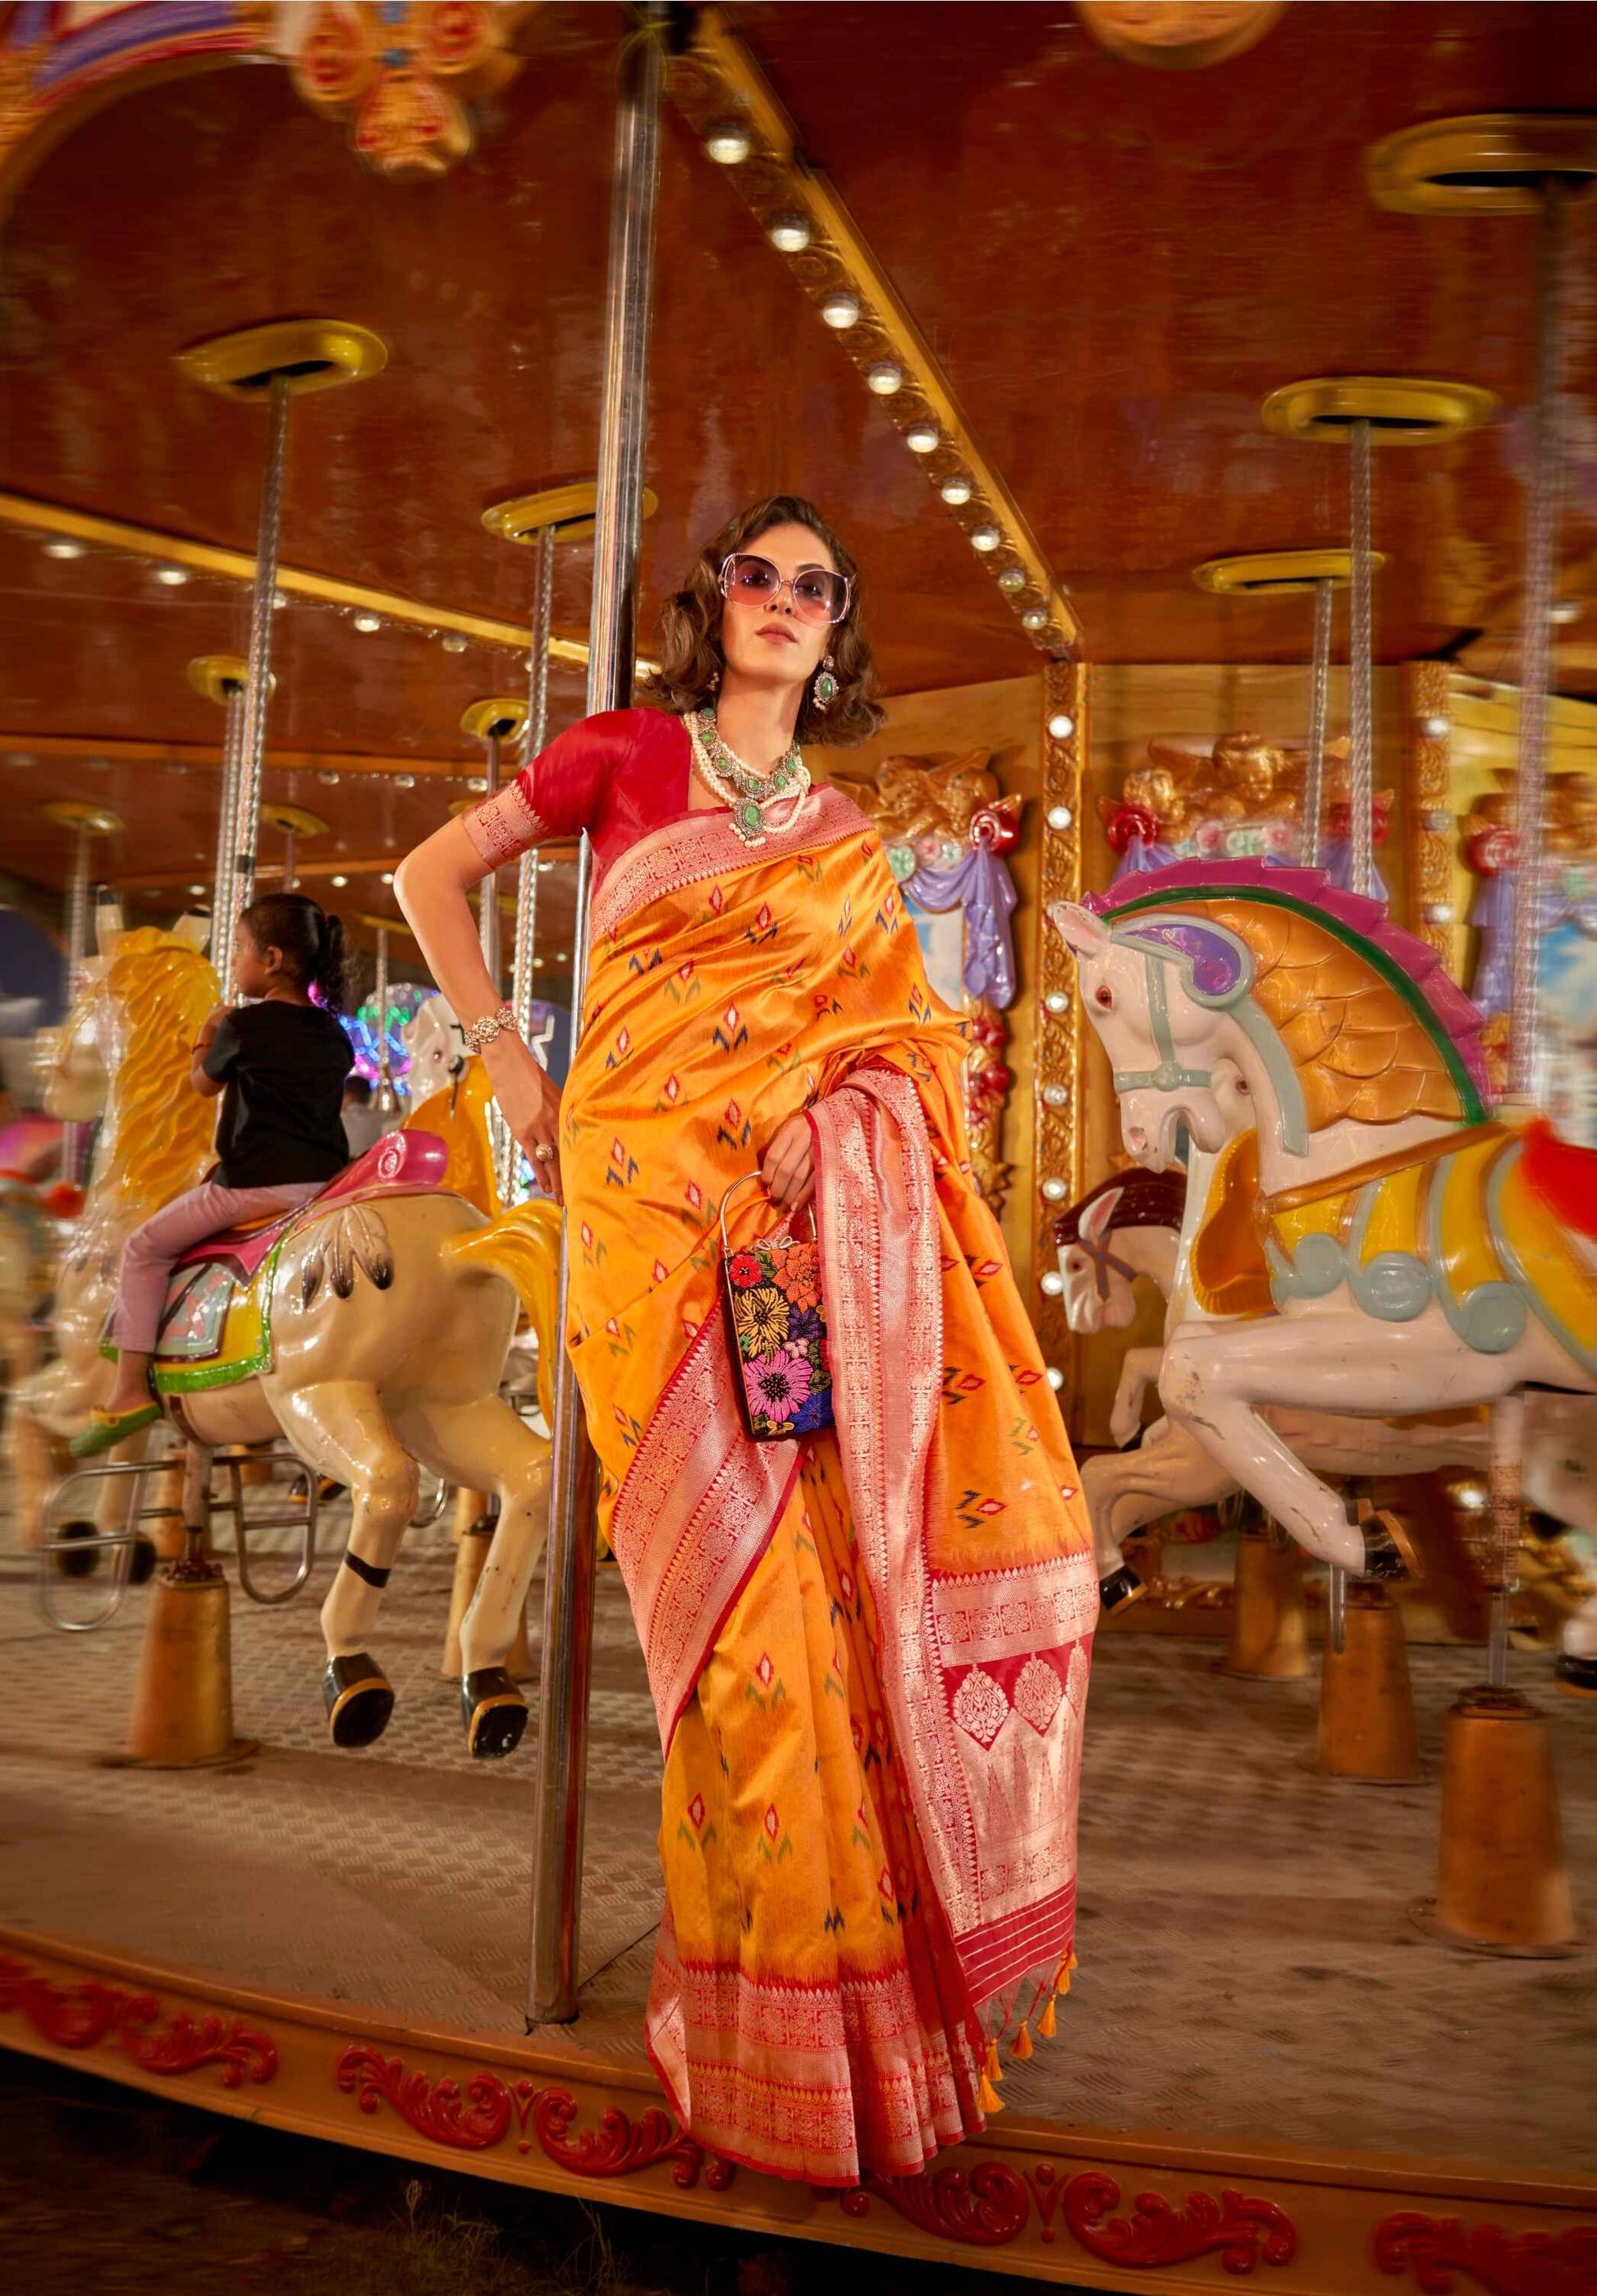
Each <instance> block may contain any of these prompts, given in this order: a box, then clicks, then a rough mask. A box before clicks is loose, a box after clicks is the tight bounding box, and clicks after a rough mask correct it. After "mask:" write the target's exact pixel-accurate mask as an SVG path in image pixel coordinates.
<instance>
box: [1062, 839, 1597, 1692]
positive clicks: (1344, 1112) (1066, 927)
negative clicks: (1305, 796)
mask: <svg viewBox="0 0 1597 2296" xmlns="http://www.w3.org/2000/svg"><path fill="white" fill-rule="evenodd" d="M1049 915H1050V917H1051V918H1052V922H1054V924H1055V925H1056V926H1057V927H1058V928H1059V930H1060V931H1061V933H1062V934H1063V936H1064V938H1065V940H1066V942H1067V943H1068V944H1069V947H1070V948H1071V949H1072V950H1073V952H1074V953H1075V955H1076V959H1077V972H1078V976H1079V981H1080V992H1079V993H1080V996H1081V1000H1082V1005H1083V1009H1084V1010H1085V1013H1086V1014H1087V1016H1088V1018H1089V1019H1090V1020H1091V1021H1092V1023H1093V1028H1094V1029H1095V1030H1096V1031H1097V1033H1098V1035H1099V1037H1101V1038H1102V1042H1103V1045H1104V1048H1105V1050H1106V1051H1107V1053H1108V1054H1109V1056H1110V1063H1111V1066H1112V1068H1113V1070H1114V1082H1115V1089H1116V1092H1117V1093H1118V1095H1119V1100H1120V1114H1121V1131H1122V1137H1123V1139H1124V1142H1125V1144H1126V1150H1127V1152H1128V1153H1129V1154H1130V1155H1131V1156H1132V1157H1133V1158H1134V1160H1136V1161H1137V1162H1138V1163H1140V1164H1144V1165H1147V1166H1149V1167H1150V1168H1151V1169H1154V1170H1156V1171H1157V1170H1164V1169H1168V1167H1169V1165H1170V1164H1171V1162H1172V1160H1173V1159H1174V1156H1175V1144H1176V1136H1177V1133H1178V1130H1179V1129H1180V1128H1181V1127H1183V1126H1184V1127H1185V1128H1186V1129H1187V1131H1188V1133H1189V1134H1190V1136H1191V1138H1192V1142H1193V1144H1195V1145H1196V1146H1197V1147H1198V1148H1199V1149H1200V1150H1202V1151H1203V1152H1206V1153H1215V1152H1218V1151H1219V1150H1220V1149H1221V1148H1222V1147H1223V1146H1224V1144H1225V1142H1226V1139H1227V1136H1228V1135H1229V1134H1230V1133H1231V1132H1232V1131H1233V1129H1234V1128H1235V1127H1234V1126H1233V1124H1232V1123H1230V1122H1228V1120H1227V1117H1226V1113H1225V1104H1224V1103H1225V1095H1226V1092H1227V1091H1228V1090H1234V1089H1236V1088H1237V1087H1238V1086H1239V1085H1240V1086H1241V1087H1243V1088H1245V1090H1246V1092H1247V1094H1248V1095H1249V1099H1250V1102H1251V1104H1252V1108H1253V1111H1254V1118H1255V1123H1256V1127H1257V1234H1258V1240H1259V1242H1261V1243H1262V1245H1263V1248H1264V1253H1265V1262H1266V1269H1267V1277H1268V1293H1269V1300H1270V1302H1271V1304H1272V1306H1273V1309H1274V1312H1272V1313H1266V1314H1265V1315H1263V1316H1233V1317H1232V1318H1230V1319H1229V1320H1225V1321H1221V1322H1211V1323H1200V1322H1195V1321H1188V1322H1184V1323H1183V1324H1181V1326H1180V1327H1179V1328H1178V1329H1177V1330H1176V1331H1175V1332H1174V1333H1171V1334H1170V1335H1169V1338H1168V1341H1167V1345H1166V1349H1165V1353H1164V1357H1163V1361H1162V1364H1161V1366H1160V1372H1159V1396H1160V1399H1161V1401H1162V1402H1163V1404H1164V1406H1165V1408H1166V1412H1167V1415H1168V1417H1169V1418H1170V1420H1171V1421H1172V1423H1174V1424H1175V1426H1176V1427H1178V1428H1183V1429H1185V1430H1187V1431H1189V1432H1190V1433H1192V1435H1193V1436H1194V1437H1196V1439H1198V1441H1200V1443H1201V1444H1202V1445H1203V1447H1205V1449H1206V1450H1208V1452H1209V1453H1210V1454H1211V1455H1212V1456H1213V1457H1214V1458H1215V1459H1216V1461H1217V1462H1218V1463H1219V1464H1220V1465H1221V1466H1222V1467H1224V1469H1225V1471H1226V1472H1228V1473H1229V1474H1230V1475H1232V1476H1233V1477H1234V1479H1235V1480H1237V1481H1238V1482H1239V1483H1241V1485H1242V1486H1243V1487H1244V1488H1246V1489H1248V1490H1249V1491H1251V1492H1252V1494H1253V1495H1254V1497H1256V1498H1257V1500H1258V1501H1259V1502H1260V1504H1261V1505H1263V1506H1264V1507H1265V1509H1266V1510H1267V1512H1268V1513H1270V1514H1272V1515H1273V1516H1274V1518H1275V1520H1276V1521H1278V1522H1279V1523H1281V1525H1282V1528H1283V1529H1286V1530H1288V1531H1290V1533H1291V1535H1292V1536H1293V1537H1294V1538H1296V1539H1298V1542H1299V1543H1300V1544H1301V1545H1302V1546H1305V1547H1306V1548H1307V1550H1308V1551H1309V1553H1310V1554H1315V1555H1318V1556H1319V1557H1320V1558H1321V1559H1322V1560H1323V1561H1325V1562H1331V1563H1336V1564H1339V1565H1341V1566H1342V1567H1343V1568H1345V1569H1348V1570H1354V1571H1355V1572H1358V1573H1360V1574H1362V1575H1364V1576H1367V1577H1372V1578H1396V1577H1399V1576H1402V1575H1405V1565H1406V1563H1407V1558H1406V1557H1405V1555H1404V1554H1403V1552H1402V1544H1403V1542H1402V1539H1401V1537H1400V1536H1399V1534H1398V1530H1397V1527H1396V1525H1395V1524H1393V1523H1391V1522H1389V1521H1383V1520H1382V1519H1381V1518H1380V1516H1377V1517H1376V1518H1374V1519H1373V1520H1372V1521H1371V1522H1370V1523H1368V1524H1358V1523H1353V1522H1350V1521H1348V1519H1347V1511H1346V1507H1345V1505H1344V1502H1343V1500H1342V1498H1341V1497H1340V1496H1339V1494H1338V1493H1337V1492H1335V1491H1333V1490H1331V1488H1329V1487H1328V1486H1327V1485H1326V1484H1325V1483H1324V1482H1323V1481H1322V1480H1321V1479H1320V1477H1319V1475H1318V1474H1316V1473H1315V1472H1314V1469H1313V1467H1312V1466H1310V1465H1309V1464H1306V1462H1305V1461H1303V1460H1302V1459H1300V1458H1299V1457H1298V1456H1297V1455H1296V1454H1295V1453H1294V1451H1293V1450H1292V1449H1291V1448H1290V1446H1289V1445H1288V1444H1287V1443H1286V1442H1285V1441H1284V1440H1283V1439H1282V1436H1281V1435H1280V1433H1279V1432H1278V1431H1276V1430H1275V1429H1274V1427H1272V1426H1271V1425H1270V1423H1269V1422H1268V1420H1267V1419H1266V1418H1265V1412H1266V1411H1267V1410H1269V1409H1270V1408H1271V1407H1272V1406H1298V1407H1307V1408H1312V1409H1315V1410H1327V1411H1335V1412H1352V1413H1355V1414H1359V1415H1369V1416H1372V1417H1375V1418H1385V1417H1387V1416H1388V1415H1392V1414H1409V1413H1422V1412H1428V1411H1434V1410H1436V1409H1437V1408H1446V1409H1450V1410H1456V1409H1458V1408H1460V1407H1461V1406H1470V1405H1480V1404H1486V1405H1490V1404H1495V1403H1496V1402H1498V1401H1499V1400H1500V1399H1504V1398H1511V1397H1514V1396H1516V1395H1518V1394H1519V1392H1520V1391H1521V1390H1524V1389H1526V1388H1527V1387H1537V1388H1548V1389H1552V1390H1557V1391H1559V1392H1560V1393H1562V1394H1564V1395H1567V1396H1572V1397H1575V1396H1578V1397H1589V1396H1592V1395H1594V1394H1597V1210H1594V1207H1597V1189H1594V1188H1593V1177H1594V1176H1597V1156H1594V1155H1593V1153H1592V1152H1590V1151H1586V1150H1582V1149H1578V1148H1571V1147H1568V1146H1566V1145H1565V1144H1562V1143H1561V1142H1560V1141H1559V1140H1558V1139H1557V1138H1556V1137H1555V1136H1553V1135H1552V1132H1551V1131H1550V1129H1549V1128H1548V1127H1547V1126H1546V1125H1545V1124H1544V1123H1543V1122H1541V1121H1539V1120H1535V1121H1531V1122H1529V1123H1528V1124H1526V1123H1507V1122H1499V1121H1494V1120H1491V1119H1489V1117H1488V1113H1487V1109H1486V1069H1485V1064H1484V1062H1483V1061H1482V1058H1481V1054H1480V1048H1479V1041H1478V1039H1479V1034H1480V1028H1481V1015H1480V1014H1479V1013H1478V1011H1477V1010H1476V1008H1475V1006H1474V1005H1471V1004H1470V1001H1469V1000H1468V998H1467V997H1465V996H1463V994H1462V991H1461V990H1459V989H1458V988H1455V987H1454V985H1453V983H1452V982H1451V981H1450V980H1448V979H1447V977H1446V975H1445V972H1443V971H1442V970H1441V967H1440V963H1439V960H1438V959H1437V955H1436V954H1435V952H1434V951H1433V950H1431V949H1429V948H1427V947H1425V946H1424V945H1423V944H1422V943H1421V942H1419V941H1417V940H1415V939H1413V938H1412V936H1410V935H1409V934H1407V933H1404V932H1401V931H1398V930H1397V929H1396V927H1394V926H1392V925H1391V924H1389V923H1388V922H1387V919H1386V915H1385V911H1384V907H1383V906H1382V904H1380V902H1377V901H1372V900H1368V899H1365V898H1363V897H1361V896H1358V895H1355V894H1350V893H1341V892H1338V891H1336V890H1333V889H1332V888H1331V886H1330V885H1329V884H1328V883H1327V881H1326V880H1325V878H1324V877H1323V875H1321V874H1320V873H1318V872H1316V871H1311V870H1303V869H1285V868H1270V867H1267V866H1265V865H1261V864H1259V863H1257V862H1228V863H1217V864H1210V863H1207V862H1188V863H1183V864H1181V865H1177V866H1176V867H1175V868H1168V869H1163V870H1159V871H1157V872H1154V873H1149V874H1145V875H1142V876H1139V877H1135V878H1133V879H1131V880H1128V881H1126V884H1125V885H1124V886H1123V887H1122V888H1120V889H1118V890H1117V892H1116V894H1115V895H1113V896H1111V897H1110V898H1109V899H1108V900H1102V899H1100V898H1097V897H1092V898H1091V899H1090V902H1089V905H1088V906H1083V907H1077V906H1073V905H1071V904H1069V903H1062V902H1061V903H1056V904H1054V905H1053V906H1052V908H1051V909H1050V911H1049ZM1201 1241H1202V1238H1201V1232H1200V1237H1199V1242H1198V1246H1197V1248H1198V1249H1201ZM1563 1640H1564V1650H1563V1655H1562V1656H1561V1658H1560V1661H1559V1668H1558V1673H1559V1678H1560V1681H1561V1682H1563V1683H1564V1684H1566V1685H1568V1687H1569V1688H1570V1689H1572V1690H1577V1691H1585V1692H1590V1691H1597V1604H1592V1605H1588V1606H1587V1608H1586V1609H1585V1610H1583V1611H1582V1612H1581V1613H1580V1614H1579V1615H1578V1616H1577V1618H1575V1619H1573V1620H1570V1621H1569V1623H1568V1626H1567V1627H1566V1628H1565V1632H1564V1637H1563Z"/></svg>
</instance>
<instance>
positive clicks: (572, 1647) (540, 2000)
mask: <svg viewBox="0 0 1597 2296" xmlns="http://www.w3.org/2000/svg"><path fill="white" fill-rule="evenodd" d="M668 13H669V12H668V10H667V7H666V6H664V5H663V4H661V0H648V4H647V5H645V6H643V7H642V8H640V9H639V11H638V22H637V26H636V29H635V30H634V31H633V32H632V33H631V34H630V35H629V37H627V39H626V40H625V41H624V42H623V44H622V48H621V59H620V72H619V90H618V105H617V113H616V140H615V159H614V180H613V183H612V186H611V192H610V256H609V272H608V278H607V281H606V289H605V316H604V373H603V381H602V387H601V399H600V405H601V414H600V431H599V531H598V537H597V541H596V543H595V546H594V603H593V623H592V637H591V647H590V652H589V655H588V691H587V706H588V709H589V712H590V714H591V713H593V712H594V711H597V710H602V709H621V708H625V706H626V705H627V702H628V701H630V699H631V695H632V680H633V656H634V643H635V621H636V591H637V561H638V548H639V541H640V536H641V530H642V521H643V453H644V447H645V444H646V433H647V427H648V407H649V327H650V316H651V305H652V301H653V266H654V211H655V204H656V193H657V191H658V187H659V108H660V92H661V87H662V84H663V81H664V77H665V73H664V65H665V35H666V27H667V20H668ZM592 878H593V852H592V849H591V847H590V845H589V842H588V840H587V838H586V835H585V836H584V838H583V840H582V844H581V848H580V851H579V855H578V859H577V914H576V922H575V923H574V925H573V928H572V933H573V938H572V942H571V959H572V970H571V1043H572V1049H573V1051H575V1049H576V1046H577V1038H578V1036H579V1033H580V1029H581V1026H582V1002H583V996H584V992H585V989H586V980H587V930H588V925H587V921H588V896H589V890H590V886H591V882H592ZM569 1289H570V1262H569V1251H562V1252H561V1274H560V1306H559V1312H558V1314H557V1316H556V1317H555V1327H556V1329H557V1330H558V1331H560V1332H561V1333H563V1332H564V1331H565V1329H566V1324H567V1319H568V1316H569ZM553 1436H554V1447H553V1458H552V1461H551V1486H550V1503H549V1548H548V1563H547V1567H546V1574H545V1587H544V1652H543V1677H542V1682H541V1685H540V1699H539V1706H540V1715H541V1724H542V1726H541V1731H540V1735H539V1743H538V1799H537V1816H536V1844H535V1851H534V1867H533V1909H532V1982H531V1998H530V2004H529V2014H530V2017H531V2018H532V2020H533V2021H535V2022H542V2021H567V2020H569V2019H570V2018H572V2017H575V2015H576V2014H577V1929H578V1918H579V1912H580V1907H579V1899H580V1895H581V1887H582V1833H583V1816H584V1798H585V1788H586V1776H587V1741H588V1683H589V1676H590V1672H591V1669H592V1661H593V1630H594V1567H595V1562H596V1560H597V1558H596V1555H595V1553H594V1499H595V1462H594V1453H593V1449H592V1447H591V1445H590V1444H589V1442H588V1439H587V1431H586V1427H585V1426H584V1424H583V1417H582V1398H581V1396H580V1394H579V1393H578V1391H577V1375H576V1372H575V1370H574V1368H573V1366H572V1363H571V1359H570V1357H569V1354H568V1353H567V1352H566V1350H565V1349H564V1348H562V1349H561V1354H560V1359H559V1362H558V1363H557V1365H556V1366H555V1374H554V1429H553Z"/></svg>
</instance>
